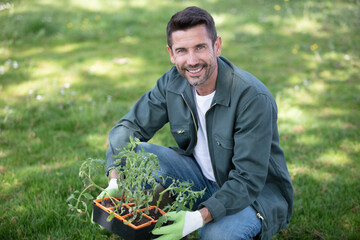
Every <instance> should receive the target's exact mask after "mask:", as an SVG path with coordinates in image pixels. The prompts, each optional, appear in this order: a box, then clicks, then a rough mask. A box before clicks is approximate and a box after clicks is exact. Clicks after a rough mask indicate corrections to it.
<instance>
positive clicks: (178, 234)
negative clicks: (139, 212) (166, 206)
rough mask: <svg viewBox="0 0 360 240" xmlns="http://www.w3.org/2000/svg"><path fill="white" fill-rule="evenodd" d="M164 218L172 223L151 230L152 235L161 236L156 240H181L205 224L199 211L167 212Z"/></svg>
mask: <svg viewBox="0 0 360 240" xmlns="http://www.w3.org/2000/svg"><path fill="white" fill-rule="evenodd" d="M166 217H167V220H168V221H173V222H174V223H172V224H170V225H167V226H164V227H160V228H158V229H155V230H153V231H152V233H153V234H154V235H162V236H160V237H159V238H157V240H175V239H181V238H182V237H185V236H186V235H188V234H190V233H192V232H194V231H196V230H197V229H199V228H201V227H202V226H204V224H205V222H204V218H203V216H202V214H201V212H200V211H195V212H189V211H180V212H168V213H167V214H166Z"/></svg>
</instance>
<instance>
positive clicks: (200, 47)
mask: <svg viewBox="0 0 360 240" xmlns="http://www.w3.org/2000/svg"><path fill="white" fill-rule="evenodd" d="M197 49H198V50H203V49H205V46H204V45H200V46H198V47H197Z"/></svg>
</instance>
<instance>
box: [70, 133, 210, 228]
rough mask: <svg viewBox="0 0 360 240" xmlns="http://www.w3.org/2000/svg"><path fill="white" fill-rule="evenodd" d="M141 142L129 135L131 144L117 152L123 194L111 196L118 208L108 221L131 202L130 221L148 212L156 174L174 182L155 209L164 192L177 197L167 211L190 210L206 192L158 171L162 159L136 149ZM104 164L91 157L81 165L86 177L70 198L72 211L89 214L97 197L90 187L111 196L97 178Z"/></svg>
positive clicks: (80, 174) (82, 174) (81, 171)
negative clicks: (116, 197) (92, 201)
mask: <svg viewBox="0 0 360 240" xmlns="http://www.w3.org/2000/svg"><path fill="white" fill-rule="evenodd" d="M139 144H140V141H139V139H136V138H135V139H133V138H130V142H129V143H128V145H127V146H126V147H125V148H123V149H119V154H118V155H117V156H116V158H117V160H116V161H115V164H116V165H117V167H116V168H115V170H116V171H117V173H118V175H119V177H118V179H117V183H118V193H120V196H121V197H120V198H119V201H114V200H113V199H112V198H110V200H111V201H112V203H113V205H114V206H115V207H116V211H113V212H111V213H110V215H109V217H108V219H107V221H111V220H112V219H113V218H114V217H115V213H119V214H121V212H122V208H121V206H122V205H123V204H128V203H133V205H132V207H131V209H130V212H131V213H132V217H131V218H130V219H129V220H128V221H127V222H126V223H131V222H132V221H134V220H135V219H141V218H142V214H143V212H142V211H141V209H145V211H144V212H145V213H149V207H150V204H149V203H150V202H153V200H154V195H155V192H156V190H157V186H158V182H157V181H156V179H157V178H158V179H160V180H161V182H165V181H170V182H171V184H170V186H169V187H168V188H167V189H165V190H163V191H162V192H160V193H159V196H160V197H159V199H158V200H157V201H156V207H157V208H156V210H155V212H156V213H157V211H158V207H159V204H160V202H161V200H162V198H163V196H164V194H165V193H170V194H171V195H172V196H173V197H174V198H175V201H174V202H173V203H171V204H169V205H167V206H165V208H164V209H163V210H164V211H174V210H176V211H180V210H188V209H189V208H192V206H193V204H194V201H195V200H196V199H197V198H199V197H201V196H202V195H203V194H204V191H205V189H204V190H202V191H193V190H192V186H193V184H192V183H191V182H187V181H186V182H180V181H179V180H175V179H172V178H170V177H167V178H163V177H161V176H160V175H158V174H157V170H158V169H159V161H158V158H157V156H156V155H154V154H152V153H148V152H145V151H144V150H143V149H141V150H140V151H137V152H136V151H135V148H136V147H137V146H138V145H139ZM103 164H104V161H103V160H95V159H89V160H87V161H85V162H84V163H83V164H82V165H81V167H80V170H79V176H80V178H82V180H83V183H84V188H83V189H82V190H81V191H78V190H77V191H75V192H74V193H73V194H71V195H70V197H69V198H68V199H67V201H68V202H69V203H68V206H69V208H70V209H71V210H72V211H77V212H78V213H80V214H81V215H86V216H89V211H88V202H89V200H93V199H94V197H93V196H92V195H91V194H90V193H89V190H91V189H92V188H96V189H98V190H100V191H104V192H105V194H104V195H103V196H104V197H103V198H104V199H105V198H106V197H110V194H109V193H107V190H106V189H104V188H102V187H101V186H99V184H97V183H96V181H95V180H94V178H95V177H96V173H99V171H98V168H99V167H100V166H101V165H103ZM100 172H101V171H100ZM123 176H125V177H123ZM164 221H166V218H162V219H161V220H160V221H159V222H160V223H159V224H158V226H159V225H161V224H162V223H163V222H164Z"/></svg>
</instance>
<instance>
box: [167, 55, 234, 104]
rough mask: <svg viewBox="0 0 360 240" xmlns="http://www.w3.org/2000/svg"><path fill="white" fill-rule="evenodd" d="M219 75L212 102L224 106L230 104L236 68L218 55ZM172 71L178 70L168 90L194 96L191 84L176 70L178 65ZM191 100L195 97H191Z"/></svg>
mask: <svg viewBox="0 0 360 240" xmlns="http://www.w3.org/2000/svg"><path fill="white" fill-rule="evenodd" d="M217 62H218V76H217V79H216V93H215V96H214V99H213V103H212V104H215V103H216V104H220V105H224V106H229V104H230V93H231V83H232V79H233V76H234V69H233V66H232V64H231V63H230V62H229V61H228V60H227V59H226V58H224V57H218V59H217ZM170 71H174V72H176V74H175V77H174V79H173V80H172V81H171V84H170V86H169V87H168V90H169V91H171V92H174V93H177V94H179V95H182V94H184V95H187V96H192V95H193V93H192V90H191V85H190V84H189V82H188V81H187V80H186V78H184V77H182V76H181V75H180V74H179V73H178V72H177V70H176V67H173V68H172V69H171V70H170ZM190 99H191V100H192V99H193V97H191V98H190Z"/></svg>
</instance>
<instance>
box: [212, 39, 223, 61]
mask: <svg viewBox="0 0 360 240" xmlns="http://www.w3.org/2000/svg"><path fill="white" fill-rule="evenodd" d="M221 43H222V41H221V37H217V39H216V41H215V44H214V50H215V54H216V57H219V56H220V55H221Z"/></svg>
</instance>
